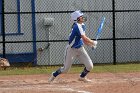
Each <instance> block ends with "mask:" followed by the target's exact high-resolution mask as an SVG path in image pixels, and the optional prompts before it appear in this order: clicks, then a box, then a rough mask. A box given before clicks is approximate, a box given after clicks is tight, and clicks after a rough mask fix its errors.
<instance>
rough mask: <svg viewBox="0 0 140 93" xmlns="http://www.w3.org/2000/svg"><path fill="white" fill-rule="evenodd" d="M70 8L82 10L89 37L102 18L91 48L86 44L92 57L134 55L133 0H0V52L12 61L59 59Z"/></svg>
mask: <svg viewBox="0 0 140 93" xmlns="http://www.w3.org/2000/svg"><path fill="white" fill-rule="evenodd" d="M75 10H81V11H82V12H83V13H84V14H85V16H87V19H88V20H87V22H86V23H85V24H86V25H87V31H86V34H87V36H88V37H90V38H91V39H95V33H96V31H97V29H98V27H99V24H100V21H101V18H102V17H103V16H104V17H105V18H106V20H105V24H104V27H103V31H102V33H101V36H100V38H99V41H98V47H97V49H96V51H92V50H91V48H90V47H87V46H86V50H87V52H88V53H89V55H90V57H91V59H92V60H93V62H94V63H110V64H116V63H128V62H131V63H134V62H137V63H138V62H139V61H140V57H139V56H140V47H139V44H140V42H139V41H140V33H139V29H140V26H139V25H140V1H139V0H0V33H1V36H0V56H1V57H5V58H8V60H9V61H10V63H11V64H14V66H16V65H17V64H22V63H24V64H26V63H27V64H28V63H31V64H33V65H35V66H36V65H60V64H63V59H64V58H63V57H64V50H65V46H66V45H67V44H68V36H69V33H70V31H71V25H72V21H71V19H70V14H71V13H72V12H73V11H75ZM74 64H80V63H79V62H78V60H75V61H74ZM28 65H29V64H28Z"/></svg>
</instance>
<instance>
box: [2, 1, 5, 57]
mask: <svg viewBox="0 0 140 93" xmlns="http://www.w3.org/2000/svg"><path fill="white" fill-rule="evenodd" d="M1 20H2V29H1V30H2V40H3V58H5V57H6V56H5V22H4V0H2V17H1Z"/></svg>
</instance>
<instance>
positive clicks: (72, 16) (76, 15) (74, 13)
mask: <svg viewBox="0 0 140 93" xmlns="http://www.w3.org/2000/svg"><path fill="white" fill-rule="evenodd" d="M83 15H84V14H83V13H82V12H81V11H80V10H78V11H75V12H73V13H72V14H71V19H72V20H73V21H77V18H78V17H80V16H83Z"/></svg>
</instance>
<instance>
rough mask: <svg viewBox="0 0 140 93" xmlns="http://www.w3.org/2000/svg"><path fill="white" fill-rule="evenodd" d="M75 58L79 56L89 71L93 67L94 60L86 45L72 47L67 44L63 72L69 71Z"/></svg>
mask: <svg viewBox="0 0 140 93" xmlns="http://www.w3.org/2000/svg"><path fill="white" fill-rule="evenodd" d="M75 58H78V59H79V61H80V62H81V63H82V64H84V65H85V67H86V69H87V70H88V71H90V70H92V69H93V63H92V60H91V59H90V57H89V55H88V54H87V52H86V50H85V48H84V47H81V48H78V49H76V48H71V46H70V45H67V46H66V49H65V58H64V66H63V67H61V72H62V73H65V72H68V71H69V69H70V68H71V65H72V63H73V60H74V59H75Z"/></svg>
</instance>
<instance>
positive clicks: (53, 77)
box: [48, 73, 56, 83]
mask: <svg viewBox="0 0 140 93" xmlns="http://www.w3.org/2000/svg"><path fill="white" fill-rule="evenodd" d="M55 78H56V77H55V76H53V73H52V75H51V76H50V78H49V80H48V83H51V82H53V81H54V79H55Z"/></svg>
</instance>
